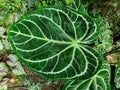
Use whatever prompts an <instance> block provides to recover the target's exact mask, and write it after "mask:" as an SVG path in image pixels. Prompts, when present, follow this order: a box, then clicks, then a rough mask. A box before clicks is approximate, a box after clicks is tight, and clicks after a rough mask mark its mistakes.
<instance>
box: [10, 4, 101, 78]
mask: <svg viewBox="0 0 120 90" xmlns="http://www.w3.org/2000/svg"><path fill="white" fill-rule="evenodd" d="M97 28H98V27H97V24H96V22H95V21H94V19H93V18H91V17H90V16H89V15H85V14H82V13H79V12H76V11H74V10H72V9H70V8H68V7H64V6H53V7H46V8H41V9H39V10H37V11H35V12H33V13H32V14H30V15H29V16H27V17H25V18H23V19H21V20H19V21H18V22H17V23H15V24H14V25H13V26H11V27H10V28H9V30H8V36H9V40H10V42H11V45H12V47H13V49H14V51H15V53H16V54H17V55H18V56H19V58H21V60H22V61H23V62H24V63H25V64H26V65H27V66H28V67H29V68H30V69H31V70H33V71H34V72H36V73H39V74H41V75H43V76H45V77H47V78H49V79H72V78H78V77H79V78H81V79H86V78H89V77H91V76H93V75H94V74H95V73H96V72H97V71H98V70H99V68H100V66H101V62H102V61H103V57H102V55H101V53H100V52H99V51H98V50H96V49H95V48H93V47H91V46H89V44H92V43H93V42H94V40H95V39H96V38H97V37H98V32H99V31H98V29H97Z"/></svg>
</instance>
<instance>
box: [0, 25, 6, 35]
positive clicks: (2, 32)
mask: <svg viewBox="0 0 120 90" xmlns="http://www.w3.org/2000/svg"><path fill="white" fill-rule="evenodd" d="M4 33H5V28H4V27H0V35H3V34H4Z"/></svg>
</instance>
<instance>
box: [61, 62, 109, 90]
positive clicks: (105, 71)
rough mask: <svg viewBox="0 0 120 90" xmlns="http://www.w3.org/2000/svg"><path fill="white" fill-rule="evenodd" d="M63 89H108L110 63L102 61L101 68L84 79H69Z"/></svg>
mask: <svg viewBox="0 0 120 90" xmlns="http://www.w3.org/2000/svg"><path fill="white" fill-rule="evenodd" d="M63 90H110V65H109V63H108V62H106V61H105V62H103V64H102V67H101V69H100V70H99V71H98V72H97V74H96V75H94V76H93V77H91V78H89V79H86V80H69V81H68V82H67V83H66V84H65V86H64V87H63Z"/></svg>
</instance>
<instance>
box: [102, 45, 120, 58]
mask: <svg viewBox="0 0 120 90" xmlns="http://www.w3.org/2000/svg"><path fill="white" fill-rule="evenodd" d="M119 49H120V47H117V48H114V49H112V50H111V51H109V52H106V53H104V54H103V56H104V57H106V56H108V55H110V54H112V53H118V52H120V50H119Z"/></svg>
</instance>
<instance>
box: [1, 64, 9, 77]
mask: <svg viewBox="0 0 120 90" xmlns="http://www.w3.org/2000/svg"><path fill="white" fill-rule="evenodd" d="M7 74H8V67H7V65H6V64H5V63H4V62H0V76H5V75H7Z"/></svg>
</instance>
